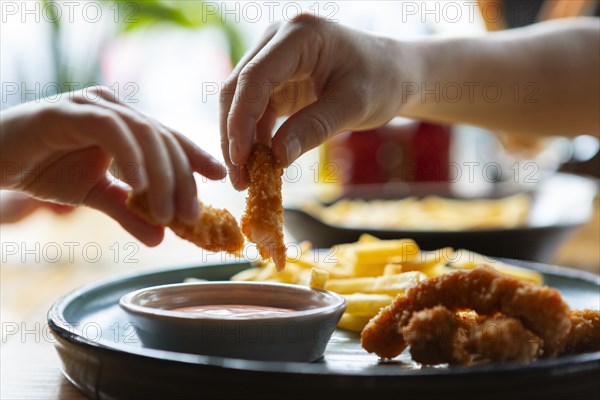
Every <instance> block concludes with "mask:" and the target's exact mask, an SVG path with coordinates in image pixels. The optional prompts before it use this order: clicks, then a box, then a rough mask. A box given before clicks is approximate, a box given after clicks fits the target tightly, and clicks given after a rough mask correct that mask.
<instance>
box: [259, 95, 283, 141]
mask: <svg viewBox="0 0 600 400" xmlns="http://www.w3.org/2000/svg"><path fill="white" fill-rule="evenodd" d="M277 117H279V113H278V112H277V110H276V109H275V108H274V107H273V106H272V105H271V104H269V106H267V109H266V110H265V112H264V114H263V116H262V118H261V119H260V120H259V121H258V123H257V124H256V141H257V142H261V143H264V144H266V145H267V146H269V147H271V139H272V132H273V127H274V126H275V121H276V120H277Z"/></svg>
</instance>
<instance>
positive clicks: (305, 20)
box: [289, 12, 323, 27]
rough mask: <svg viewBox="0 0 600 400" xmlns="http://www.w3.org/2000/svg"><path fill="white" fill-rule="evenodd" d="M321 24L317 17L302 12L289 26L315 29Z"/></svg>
mask: <svg viewBox="0 0 600 400" xmlns="http://www.w3.org/2000/svg"><path fill="white" fill-rule="evenodd" d="M322 22H323V21H322V20H321V18H319V17H317V16H316V15H314V14H312V13H308V12H303V13H301V14H298V15H296V16H295V17H294V18H292V19H291V21H290V22H289V24H291V25H305V26H310V27H315V26H318V25H319V24H321V23H322Z"/></svg>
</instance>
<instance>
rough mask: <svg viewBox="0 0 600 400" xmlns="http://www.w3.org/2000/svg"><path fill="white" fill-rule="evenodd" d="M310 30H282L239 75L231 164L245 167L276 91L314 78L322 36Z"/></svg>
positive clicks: (232, 111) (231, 132) (229, 120)
mask: <svg viewBox="0 0 600 400" xmlns="http://www.w3.org/2000/svg"><path fill="white" fill-rule="evenodd" d="M311 32H312V31H311V30H310V29H303V30H300V29H295V30H292V31H291V32H290V31H289V29H281V30H279V31H278V32H277V33H276V34H275V36H274V37H273V38H272V39H271V41H270V42H269V43H268V44H267V45H266V46H265V47H263V48H262V49H261V50H260V51H259V52H258V53H257V55H256V56H255V57H254V59H253V60H252V61H251V62H249V63H248V64H247V65H246V66H245V67H244V68H243V69H242V71H241V72H240V73H239V77H238V82H237V85H236V88H235V94H234V96H233V100H232V103H231V107H230V110H229V115H228V118H227V134H228V138H229V142H230V143H229V153H230V157H231V161H232V162H233V163H234V164H237V165H244V164H245V163H246V162H247V160H248V157H249V156H250V151H251V148H252V144H253V143H254V139H255V136H256V124H257V122H258V121H259V120H260V118H261V117H262V116H263V114H264V112H265V110H266V108H267V105H268V104H269V99H270V97H271V92H272V90H271V89H273V88H275V87H276V86H277V85H281V84H284V83H285V82H287V81H288V80H290V79H292V78H294V77H297V76H303V75H311V74H312V72H313V70H314V69H315V67H316V65H317V61H318V55H319V53H320V48H321V44H320V41H319V40H317V38H318V37H319V35H317V34H313V35H311Z"/></svg>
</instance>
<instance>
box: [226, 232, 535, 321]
mask: <svg viewBox="0 0 600 400" xmlns="http://www.w3.org/2000/svg"><path fill="white" fill-rule="evenodd" d="M482 264H485V265H489V266H491V267H493V268H496V269H497V270H498V271H499V272H501V273H504V274H506V275H509V276H512V277H515V278H517V279H522V280H526V281H529V282H533V283H536V284H541V283H542V275H541V274H540V273H538V272H536V271H532V270H528V269H524V268H521V267H517V266H513V265H507V264H505V263H502V262H500V261H498V260H494V259H492V258H489V257H485V256H483V255H480V254H477V253H474V252H471V251H467V250H463V249H461V250H456V251H455V250H454V249H452V248H449V247H446V248H442V249H438V250H434V251H423V250H421V249H420V248H419V246H418V245H417V243H415V242H414V241H413V240H412V239H397V240H380V239H378V238H376V237H374V236H371V235H368V234H363V235H362V236H361V237H360V238H359V239H358V241H357V242H355V243H347V244H341V245H338V246H334V247H332V248H331V249H328V250H325V251H324V250H315V251H313V249H312V247H311V244H310V243H308V242H303V243H301V245H300V254H299V255H297V256H296V257H293V258H292V257H288V258H287V260H286V266H285V269H284V270H283V271H281V272H277V270H276V268H275V265H274V264H273V263H272V262H260V263H257V264H256V265H255V266H254V267H252V268H249V269H246V270H244V271H241V272H240V273H238V274H236V275H234V276H233V277H232V278H231V279H232V280H236V281H275V282H284V283H292V284H299V285H309V286H310V287H312V288H315V289H326V290H331V291H333V292H336V293H339V294H341V295H342V296H344V297H345V299H346V303H347V308H346V312H345V313H344V315H343V316H342V318H341V320H340V322H339V324H338V328H341V329H347V330H351V331H356V332H360V331H361V330H362V329H363V328H364V326H365V325H366V324H367V322H368V321H369V320H370V319H371V318H372V317H373V316H375V315H376V314H377V313H378V312H379V310H380V309H381V308H382V307H385V306H387V305H389V304H390V303H391V302H392V301H393V300H394V298H396V296H399V295H403V294H405V293H406V291H407V290H408V289H409V288H411V287H413V286H415V285H416V284H417V283H418V282H420V281H422V280H425V279H428V278H431V277H435V276H439V275H442V274H446V273H448V272H451V271H454V270H456V269H471V268H475V267H477V266H478V265H482Z"/></svg>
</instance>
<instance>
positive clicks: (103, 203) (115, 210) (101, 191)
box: [84, 177, 164, 246]
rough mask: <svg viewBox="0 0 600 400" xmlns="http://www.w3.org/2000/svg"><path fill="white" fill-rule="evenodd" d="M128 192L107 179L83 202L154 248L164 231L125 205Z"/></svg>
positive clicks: (95, 187)
mask: <svg viewBox="0 0 600 400" xmlns="http://www.w3.org/2000/svg"><path fill="white" fill-rule="evenodd" d="M128 194H129V191H128V190H127V188H126V187H125V186H123V185H122V184H119V183H118V182H111V180H110V179H109V178H108V177H105V178H104V179H103V180H101V181H100V182H98V184H97V185H95V186H94V188H92V190H91V191H90V193H89V194H88V196H87V197H86V198H85V200H84V204H85V205H87V206H89V207H91V208H94V209H96V210H98V211H100V212H103V213H104V214H106V215H108V216H109V217H111V218H112V219H114V220H115V221H117V222H118V223H119V224H120V225H121V226H122V227H123V228H124V229H125V230H126V231H128V232H129V233H131V234H132V235H133V236H135V237H136V238H137V239H138V240H140V241H141V242H142V243H144V244H145V245H147V246H156V245H158V244H159V243H160V242H162V239H163V237H164V229H163V228H162V227H159V226H155V225H150V224H148V223H147V222H146V221H144V220H143V219H141V218H140V217H138V216H137V215H136V214H135V213H134V212H132V211H131V210H130V209H129V208H127V206H126V205H125V200H126V199H127V196H128Z"/></svg>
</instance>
